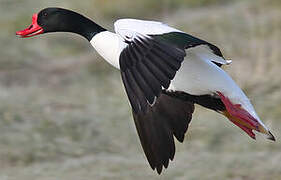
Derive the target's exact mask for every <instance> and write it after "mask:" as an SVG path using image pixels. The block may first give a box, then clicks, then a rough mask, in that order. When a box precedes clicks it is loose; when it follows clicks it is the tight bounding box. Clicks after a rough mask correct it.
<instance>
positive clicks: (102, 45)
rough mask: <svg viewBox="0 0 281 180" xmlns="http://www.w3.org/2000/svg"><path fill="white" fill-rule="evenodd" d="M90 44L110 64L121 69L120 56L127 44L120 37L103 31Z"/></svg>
mask: <svg viewBox="0 0 281 180" xmlns="http://www.w3.org/2000/svg"><path fill="white" fill-rule="evenodd" d="M90 43H91V44H92V46H93V47H94V48H95V49H96V51H97V52H98V53H99V54H100V55H101V56H102V57H103V58H104V59H105V60H106V61H107V62H108V63H109V64H111V65H112V66H114V67H115V68H117V69H120V67H119V56H120V53H121V51H122V50H123V49H124V48H125V46H126V44H125V43H124V42H123V41H122V40H121V38H120V36H119V35H117V34H115V33H112V32H109V31H103V32H100V33H98V34H97V35H95V36H94V37H93V38H92V40H91V41H90Z"/></svg>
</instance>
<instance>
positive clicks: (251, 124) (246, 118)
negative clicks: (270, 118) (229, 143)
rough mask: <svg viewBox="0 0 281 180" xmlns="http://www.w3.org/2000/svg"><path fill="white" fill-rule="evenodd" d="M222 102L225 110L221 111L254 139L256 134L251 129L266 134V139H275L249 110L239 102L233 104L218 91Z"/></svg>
mask: <svg viewBox="0 0 281 180" xmlns="http://www.w3.org/2000/svg"><path fill="white" fill-rule="evenodd" d="M218 95H219V96H220V97H221V100H222V102H223V103H224V105H225V107H226V110H225V111H222V114H223V115H225V116H226V117H227V118H228V119H229V120H230V121H231V122H232V123H233V124H235V125H236V126H238V127H240V128H241V129H242V130H243V131H245V132H246V133H247V134H248V135H249V136H250V137H251V138H253V139H256V135H255V133H254V132H253V130H255V131H257V132H260V133H263V134H266V135H267V136H268V139H270V140H272V141H275V138H274V136H273V135H272V134H271V132H270V131H269V130H267V129H266V128H265V127H264V125H262V124H261V123H260V122H259V121H258V120H257V119H256V118H254V117H253V116H252V115H251V114H250V113H249V112H247V111H246V110H245V109H243V108H242V107H241V105H240V104H233V103H232V102H231V101H230V100H229V99H228V98H227V97H225V96H224V95H223V94H222V93H220V92H218Z"/></svg>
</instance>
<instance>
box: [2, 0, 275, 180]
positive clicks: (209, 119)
mask: <svg viewBox="0 0 281 180" xmlns="http://www.w3.org/2000/svg"><path fill="white" fill-rule="evenodd" d="M50 6H51V7H54V6H59V7H64V8H70V9H72V10H75V11H77V12H80V13H82V14H84V15H86V16H88V17H90V18H91V19H93V20H94V21H95V22H97V23H98V24H100V25H102V26H104V27H105V28H108V29H110V30H112V29H113V22H114V21H115V20H117V19H119V18H124V17H130V18H140V19H153V20H159V21H163V22H165V23H167V24H170V25H171V26H174V27H176V28H178V29H181V30H183V31H185V32H187V33H190V34H192V35H194V36H198V37H199V38H202V39H204V40H207V41H209V42H211V43H214V44H216V45H217V46H218V47H220V48H221V50H222V52H223V54H224V56H225V57H226V58H228V59H232V60H233V63H232V65H231V66H228V67H226V69H225V70H226V71H227V72H229V73H230V74H231V75H232V77H233V78H234V79H235V80H236V82H237V83H238V84H239V85H240V86H241V87H242V88H243V89H244V90H245V92H246V93H247V95H248V96H249V98H250V99H251V101H252V103H253V104H254V106H255V108H256V110H257V112H258V114H259V115H260V117H261V119H262V120H263V121H264V122H265V124H266V125H268V126H269V127H270V129H271V131H272V132H273V134H274V135H275V137H276V138H277V141H276V142H270V141H267V140H266V139H265V138H264V137H262V136H260V135H258V136H257V140H256V141H254V140H252V139H250V138H249V137H248V136H247V135H246V134H245V133H243V132H242V131H241V130H240V129H239V128H237V127H234V125H232V123H230V122H229V121H228V120H227V119H226V118H224V117H222V116H221V115H219V114H216V113H214V112H212V111H209V110H206V109H203V108H201V107H198V106H197V108H196V111H195V114H194V117H193V120H192V123H191V126H190V128H189V131H188V133H187V135H186V139H185V142H184V143H183V144H179V143H177V152H176V156H175V160H174V161H173V162H172V163H170V166H169V168H168V170H166V171H164V173H163V174H162V175H161V176H158V175H157V174H156V172H153V171H152V170H151V169H150V167H149V165H148V163H147V161H146V158H145V156H144V153H143V151H142V148H141V146H140V142H139V140H138V136H137V134H136V130H135V127H134V124H133V120H132V117H131V112H130V109H129V105H128V102H127V97H126V95H125V92H124V90H123V87H122V86H121V78H120V75H119V72H118V71H117V70H115V69H114V68H113V67H111V66H110V65H108V64H107V63H106V62H104V61H103V60H102V58H101V57H100V56H99V55H98V54H97V53H96V52H95V51H94V50H93V49H92V47H91V46H90V44H89V43H87V41H85V40H84V39H82V38H80V37H79V36H77V35H73V34H67V33H57V34H46V35H42V36H38V37H34V38H31V39H19V38H17V37H16V36H15V32H16V31H17V30H21V29H23V28H26V27H27V26H28V25H29V24H30V23H31V16H32V14H33V13H37V12H38V11H39V10H41V9H42V8H45V7H50ZM0 27H1V31H0V42H1V44H0V55H1V56H0V102H1V103H0V180H10V179H11V180H14V179H17V180H18V179H21V180H33V179H36V180H37V179H40V180H77V179H78V180H89V179H103V180H106V179H120V180H131V179H134V180H138V179H140V180H143V179H167V180H170V179H176V180H187V179H188V180H193V179H194V180H198V179H231V180H263V179H264V180H269V179H270V180H273V179H276V180H280V179H281V163H280V162H281V153H280V148H281V143H280V135H281V133H280V130H281V125H280V116H281V71H280V66H281V59H280V58H281V51H280V50H281V49H280V47H281V46H280V45H281V43H280V42H281V1H280V0H267V1H266V0H256V1H252V0H233V1H231V0H138V1H132V0H83V1H75V0H61V1H60V2H57V1H55V0H50V1H43V0H37V1H35V0H0Z"/></svg>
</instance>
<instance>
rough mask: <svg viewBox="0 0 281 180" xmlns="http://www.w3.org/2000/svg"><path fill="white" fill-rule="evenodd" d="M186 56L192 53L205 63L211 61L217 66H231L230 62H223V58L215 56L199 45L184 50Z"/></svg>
mask: <svg viewBox="0 0 281 180" xmlns="http://www.w3.org/2000/svg"><path fill="white" fill-rule="evenodd" d="M186 53H187V56H188V55H189V53H193V54H195V55H196V56H198V57H200V58H201V59H203V60H205V61H213V62H216V63H219V64H223V65H228V64H231V62H232V61H231V60H225V59H224V58H222V57H220V56H217V55H215V54H214V53H213V51H212V50H211V49H210V48H209V46H207V45H199V46H195V47H192V48H188V49H187V50H186Z"/></svg>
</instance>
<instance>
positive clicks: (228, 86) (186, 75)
mask: <svg viewBox="0 0 281 180" xmlns="http://www.w3.org/2000/svg"><path fill="white" fill-rule="evenodd" d="M114 28H115V33H114V32H110V31H108V30H106V29H105V28H103V27H101V26H99V25H98V24H96V23H94V22H93V21H91V20H90V19H88V18H86V17H84V16H82V15H81V14H78V13H76V12H73V11H70V10H67V9H62V8H46V9H43V10H42V11H40V12H39V13H38V14H34V15H33V17H32V24H31V25H30V26H29V27H28V28H27V29H25V30H22V31H18V32H17V33H16V34H17V35H19V36H20V37H23V38H26V37H32V36H35V35H39V34H43V33H50V32H72V33H77V34H79V35H81V36H83V37H85V38H86V39H87V40H88V41H89V42H90V43H91V44H92V46H93V47H94V48H95V49H96V51H97V52H98V53H99V54H100V55H101V56H102V57H103V58H104V59H105V60H106V61H107V62H109V63H110V64H111V65H113V66H114V67H116V68H117V69H120V71H121V77H122V81H123V84H124V86H125V90H126V93H127V95H128V99H129V102H130V105H131V108H132V113H133V118H134V121H135V125H136V129H137V132H138V135H139V138H140V141H141V144H142V148H143V150H144V153H145V155H146V157H147V159H148V162H149V164H150V166H151V168H152V169H153V170H154V169H156V170H157V172H158V173H159V174H160V173H161V171H162V168H163V166H164V167H165V168H167V167H168V164H169V160H173V158H174V155H175V142H174V137H175V138H176V139H177V140H178V141H180V142H183V140H184V135H185V133H186V131H187V129H188V126H189V123H190V121H191V118H192V113H193V111H194V104H199V105H201V106H203V107H206V108H208V109H211V110H214V111H216V112H218V113H221V114H223V115H225V116H226V117H227V118H228V119H229V120H230V121H231V122H232V123H234V124H235V125H237V126H238V127H240V128H241V129H242V130H243V131H245V132H246V133H247V134H248V135H249V136H250V137H251V138H253V139H255V134H254V132H253V130H255V131H257V132H260V133H263V134H266V135H267V137H268V139H270V140H273V141H274V140H275V138H274V136H273V135H272V134H271V133H270V131H269V129H268V128H267V127H266V126H265V125H264V123H263V122H262V121H261V120H260V118H259V117H258V115H257V113H256V112H255V110H254V108H253V106H252V104H251V103H250V101H249V99H248V98H247V96H246V95H245V94H244V93H243V91H242V90H241V89H240V88H239V86H238V85H237V84H236V83H235V82H234V81H233V80H232V78H231V77H230V76H229V75H228V74H227V73H226V72H225V71H224V70H223V69H222V68H221V66H222V65H228V64H230V63H231V61H229V60H225V59H224V57H223V55H222V53H221V51H220V49H219V48H218V47H217V46H215V45H213V44H211V43H209V42H207V41H204V40H201V39H199V38H196V37H194V36H191V35H189V34H186V33H185V32H183V31H180V30H178V29H175V28H173V27H170V26H168V25H166V24H163V23H161V22H157V21H145V20H137V19H120V20H117V21H116V22H115V23H114Z"/></svg>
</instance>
